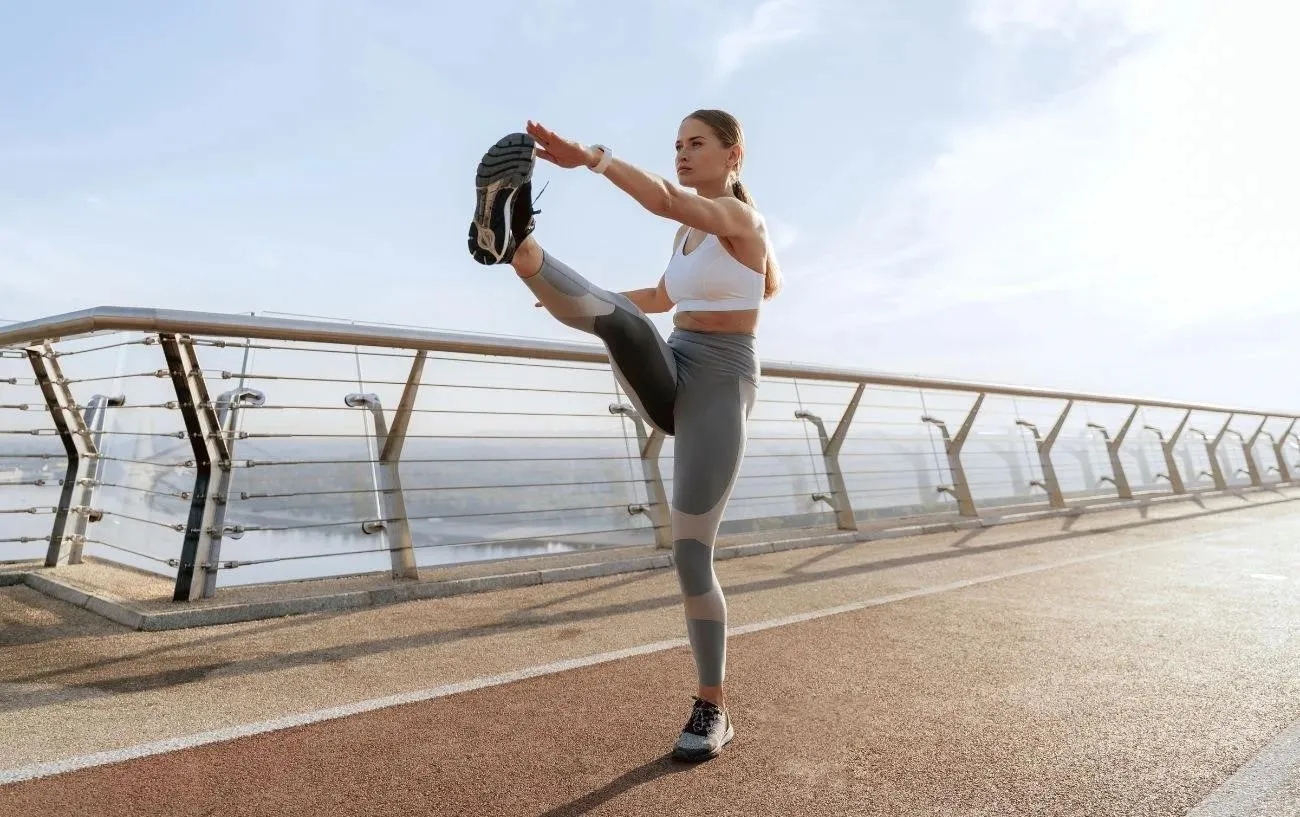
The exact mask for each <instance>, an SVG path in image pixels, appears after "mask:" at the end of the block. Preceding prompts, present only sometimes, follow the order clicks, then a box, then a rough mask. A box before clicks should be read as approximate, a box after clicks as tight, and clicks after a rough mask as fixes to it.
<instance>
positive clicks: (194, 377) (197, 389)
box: [158, 332, 230, 601]
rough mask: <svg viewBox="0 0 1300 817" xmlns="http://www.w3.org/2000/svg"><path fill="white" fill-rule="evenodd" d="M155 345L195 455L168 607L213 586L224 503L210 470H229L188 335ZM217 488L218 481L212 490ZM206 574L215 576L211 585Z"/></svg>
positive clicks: (162, 336)
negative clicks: (168, 376)
mask: <svg viewBox="0 0 1300 817" xmlns="http://www.w3.org/2000/svg"><path fill="white" fill-rule="evenodd" d="M158 341H159V345H160V346H161V347H162V351H163V356H164V357H165V358H166V360H167V373H168V374H169V375H170V376H171V380H172V387H173V388H174V389H175V391H176V400H177V407H178V408H179V409H180V412H181V418H182V419H183V420H184V421H185V432H186V434H187V435H188V436H189V438H190V448H191V449H193V451H194V490H193V492H192V493H191V497H190V511H189V516H188V518H187V519H186V522H185V527H184V531H185V538H184V540H183V541H182V543H181V556H180V559H179V564H178V566H177V568H176V585H175V588H174V589H173V591H172V601H191V600H194V599H200V598H203V597H204V594H205V593H206V592H208V591H207V588H208V587H210V586H213V587H214V586H215V581H216V579H215V572H216V568H217V565H216V563H215V560H214V558H213V553H214V551H218V550H219V549H220V547H221V531H220V530H218V529H216V527H215V521H216V519H217V518H218V516H219V515H220V513H219V505H220V503H223V502H225V501H226V497H225V496H223V495H220V494H219V492H218V491H217V490H214V488H215V487H216V486H214V485H213V480H212V468H213V466H214V465H215V466H216V467H217V468H218V470H225V469H229V468H230V447H229V446H228V445H227V441H226V439H225V437H224V436H223V435H222V433H221V423H220V421H219V420H218V419H217V413H216V411H215V410H214V409H213V406H212V403H211V401H210V400H209V399H208V386H207V383H206V381H205V380H204V378H203V369H202V367H200V365H199V358H198V354H197V353H196V352H195V351H194V342H193V340H192V339H191V338H190V337H189V336H188V335H180V336H178V335H175V334H172V333H169V332H164V333H161V334H159V335H158ZM220 483H221V479H220V477H219V478H218V483H217V484H218V485H220ZM209 572H212V573H213V574H214V576H213V579H212V581H211V582H209V580H208V576H207V574H208V573H209Z"/></svg>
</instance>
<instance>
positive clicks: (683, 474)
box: [672, 369, 755, 760]
mask: <svg viewBox="0 0 1300 817" xmlns="http://www.w3.org/2000/svg"><path fill="white" fill-rule="evenodd" d="M754 399H755V387H754V385H753V384H752V383H750V382H749V381H748V380H745V379H744V378H741V377H737V376H735V375H732V374H727V373H714V372H709V371H699V370H697V369H692V370H691V371H689V372H685V373H683V376H682V379H681V382H680V384H679V387H678V396H677V412H676V417H677V437H676V443H675V446H674V456H673V462H674V465H673V500H672V527H673V561H674V563H675V565H676V567H677V578H678V582H679V584H680V586H681V591H682V596H683V600H684V603H685V612H686V630H687V635H688V636H689V639H690V644H691V652H692V654H693V655H694V658H695V667H696V672H697V674H698V678H699V695H698V698H699V700H697V702H696V707H695V711H694V712H693V713H692V716H691V721H690V722H689V723H688V724H687V727H686V729H685V730H683V732H682V735H681V737H680V738H679V740H678V742H677V748H676V750H675V752H674V754H675V755H676V756H677V757H680V758H683V759H687V760H701V759H705V758H708V757H712V756H714V755H716V754H717V753H718V752H719V751H721V749H722V747H723V745H725V744H726V743H727V742H728V741H730V740H731V736H732V734H733V730H732V725H731V722H730V717H729V715H727V713H726V712H725V701H724V696H723V681H724V680H725V676H726V662H727V603H726V599H725V598H724V597H723V595H722V588H721V586H720V585H719V584H718V576H717V573H715V572H714V569H713V546H714V541H715V540H716V538H717V535H718V527H719V525H720V524H721V522H722V516H723V513H724V512H725V510H726V506H727V500H728V499H729V498H730V497H731V492H732V489H733V488H734V486H735V483H736V477H737V476H738V475H739V473H740V463H741V459H742V458H743V457H744V452H745V431H746V430H745V421H746V419H747V417H748V414H749V411H750V409H751V407H752V406H753V403H754Z"/></svg>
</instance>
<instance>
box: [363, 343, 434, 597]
mask: <svg viewBox="0 0 1300 817" xmlns="http://www.w3.org/2000/svg"><path fill="white" fill-rule="evenodd" d="M427 358H428V354H427V353H426V352H424V351H418V352H416V353H415V359H414V360H413V361H412V362H411V372H410V374H409V375H408V376H407V378H406V386H405V387H404V388H403V389H402V396H401V398H400V399H399V400H398V403H397V411H396V413H395V414H394V415H393V426H392V428H391V429H390V428H389V427H388V423H387V421H386V420H385V419H384V407H383V406H382V405H381V404H380V402H379V397H378V396H376V395H374V394H349V395H348V396H347V397H345V398H344V400H343V402H344V403H345V404H346V405H348V406H351V407H353V408H357V407H361V406H364V407H366V408H369V409H370V413H371V416H372V417H373V418H374V423H375V445H376V446H377V447H378V449H379V471H378V480H379V484H378V485H376V486H375V487H376V490H377V491H378V494H379V512H380V515H381V516H382V518H381V519H379V520H376V522H374V523H372V524H369V525H367V524H363V525H362V526H361V529H362V531H364V532H365V533H376V532H378V531H380V530H383V531H385V533H386V535H387V536H388V550H389V554H390V555H391V557H392V573H393V578H394V579H418V578H420V570H419V567H418V566H417V565H416V561H415V543H414V541H413V540H412V538H411V522H410V520H409V519H408V518H407V516H406V494H405V493H404V492H403V491H402V474H401V463H402V447H403V446H404V445H405V443H406V430H407V429H408V428H409V427H410V425H411V414H412V412H413V411H414V409H415V399H416V397H417V396H418V395H419V391H420V379H421V378H422V377H423V376H424V362H425V360H426V359H427Z"/></svg>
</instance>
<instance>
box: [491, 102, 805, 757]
mask: <svg viewBox="0 0 1300 817" xmlns="http://www.w3.org/2000/svg"><path fill="white" fill-rule="evenodd" d="M676 150H677V178H678V180H679V181H680V182H681V185H682V186H684V187H687V188H692V189H693V190H694V191H695V192H694V193H692V192H689V191H688V190H684V189H683V187H679V186H677V185H673V184H669V183H668V182H667V181H665V180H664V179H662V178H660V177H658V176H655V175H653V174H651V173H647V172H646V171H644V170H641V169H640V168H637V167H634V166H633V165H631V164H629V163H627V162H625V161H622V160H620V159H616V158H614V155H613V152H612V151H611V150H610V149H609V148H608V147H605V146H603V145H593V146H590V147H588V146H585V145H582V144H580V143H578V142H574V141H571V140H568V139H563V138H561V137H559V136H557V135H556V134H555V133H553V132H551V131H550V130H547V129H546V128H544V127H542V126H541V125H539V124H536V123H534V122H531V121H530V122H529V123H528V127H527V133H516V134H511V135H510V136H507V137H505V138H504V139H502V140H501V141H499V142H497V144H496V145H494V146H493V147H492V148H491V149H490V150H489V151H488V152H487V154H486V155H484V157H483V161H482V163H481V164H480V165H479V168H478V179H477V184H478V200H477V209H476V211H475V213H474V220H473V222H472V223H471V225H470V230H469V249H470V253H471V254H472V255H473V256H474V258H475V260H477V261H479V262H480V263H482V264H505V263H508V264H511V265H512V266H513V267H514V268H515V272H516V273H518V275H519V276H520V277H521V278H522V279H523V280H524V283H525V284H527V285H528V287H529V288H530V289H531V290H532V291H533V293H534V294H536V296H537V299H538V301H539V302H540V305H542V306H544V307H546V309H547V310H548V311H549V312H550V313H551V314H552V315H554V316H555V317H556V318H558V319H559V320H560V321H561V322H563V323H564V324H565V325H567V326H571V327H573V328H574V329H580V330H582V331H584V332H589V333H591V334H594V335H595V336H597V337H598V338H600V339H601V340H602V341H603V342H604V344H605V347H606V349H607V350H608V351H609V357H610V361H611V363H612V366H613V369H614V374H615V376H616V377H617V378H618V381H619V383H620V384H621V385H622V387H623V390H624V391H625V392H626V393H627V395H628V397H629V398H630V399H631V400H632V402H633V403H634V404H635V407H636V409H637V411H639V412H640V413H641V416H642V417H644V418H645V419H646V421H647V422H649V423H650V425H651V426H653V427H654V428H657V429H659V430H660V431H662V432H664V433H665V434H670V435H674V436H675V437H676V446H675V456H674V481H673V498H672V530H673V561H674V563H675V565H676V567H677V577H678V581H679V584H680V586H681V590H682V594H683V597H684V602H685V608H686V628H687V635H688V636H689V639H690V644H691V651H692V653H693V655H694V658H695V666H696V671H697V673H698V676H699V694H698V695H696V696H695V704H694V707H693V708H692V711H691V716H690V718H689V720H688V721H687V724H686V727H685V728H684V729H683V731H682V734H681V736H680V738H679V739H678V741H677V745H676V747H675V748H674V751H673V756H674V757H676V758H679V759H682V760H705V759H708V758H711V757H715V756H716V755H717V754H718V753H719V752H721V751H722V747H723V746H725V745H726V744H727V743H729V742H730V741H731V739H732V737H733V736H734V734H735V730H734V728H733V726H732V723H731V718H730V714H729V713H728V712H727V709H726V703H725V700H724V696H723V678H724V674H725V672H724V670H725V666H726V652H727V607H726V602H725V600H724V599H723V596H722V590H721V588H720V587H719V586H718V579H717V575H716V574H715V573H714V571H713V544H714V539H715V538H716V536H717V533H718V525H719V523H720V522H721V520H722V515H723V511H724V510H725V507H726V504H727V499H728V497H729V496H730V495H731V490H732V487H733V485H734V484H735V481H736V475H737V473H738V472H739V470H740V461H741V458H742V456H743V454H744V449H745V423H746V420H747V418H748V417H749V413H750V410H751V409H752V408H753V405H754V399H755V394H756V391H757V389H758V380H759V366H758V358H757V354H756V351H755V330H756V328H757V325H758V313H759V306H760V304H761V302H762V301H763V300H765V299H768V298H771V297H772V295H773V294H775V292H776V290H777V287H778V285H779V276H780V272H779V270H778V268H777V265H776V261H775V259H774V257H773V255H772V248H771V244H770V242H769V241H768V238H767V228H766V225H765V223H764V220H763V217H762V216H761V215H760V214H759V213H758V211H757V210H756V209H755V208H754V206H753V204H752V202H750V200H749V196H748V194H747V193H746V192H745V188H744V186H743V185H742V184H741V182H740V169H741V165H742V163H743V161H744V157H745V145H744V135H743V133H742V132H741V128H740V123H739V122H737V121H736V119H735V118H734V117H732V116H731V115H730V114H727V113H725V112H723V111H716V110H701V111H696V112H695V113H692V114H691V115H690V116H688V117H686V119H685V120H683V121H682V123H681V127H680V128H679V129H678V133H677V147H676ZM535 156H540V157H541V158H542V159H545V160H546V161H549V162H551V163H553V164H555V165H557V166H559V167H562V168H574V167H578V166H580V165H581V166H585V167H587V168H590V169H591V170H593V171H595V172H596V173H600V174H603V175H604V176H605V177H606V178H607V179H609V180H610V181H611V182H613V183H614V184H615V185H616V186H617V187H619V188H620V189H621V190H623V191H624V192H626V193H627V194H628V195H630V196H632V198H634V199H636V200H637V202H639V203H640V204H641V205H642V206H643V207H645V208H646V209H647V210H649V211H650V212H651V213H654V214H655V215H657V216H661V217H663V218H667V219H671V220H673V221H676V222H679V223H680V224H681V227H680V228H679V229H678V230H677V237H676V239H674V242H673V255H672V259H671V260H670V261H669V263H668V268H667V270H666V271H665V272H664V274H663V277H662V278H660V280H659V283H658V285H657V286H655V287H652V288H648V289H639V290H635V291H632V292H625V293H613V292H607V291H605V290H603V289H600V288H599V287H596V286H593V285H592V284H590V283H588V282H587V281H586V280H584V279H583V278H581V277H579V276H578V274H577V273H575V272H574V271H573V270H571V269H569V268H568V267H566V266H565V265H564V264H563V263H561V262H560V261H559V260H557V259H556V258H554V257H552V256H551V255H548V254H547V253H546V252H545V251H543V250H542V247H541V245H539V244H538V243H537V240H536V239H535V238H533V237H532V235H531V234H532V232H533V229H534V226H535V221H534V219H533V216H534V215H536V213H537V212H539V211H535V210H533V208H532V171H533V163H534V157H535ZM674 306H676V308H677V313H676V315H675V316H674V318H673V323H674V327H675V328H674V330H673V332H672V334H671V335H670V336H669V338H668V340H667V342H665V341H664V340H663V338H662V337H660V335H659V332H658V330H657V329H656V328H655V326H654V324H653V323H651V321H650V319H649V318H647V317H646V313H651V312H667V311H669V310H671V309H672V308H673V307H674Z"/></svg>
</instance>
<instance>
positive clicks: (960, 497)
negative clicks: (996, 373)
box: [921, 392, 984, 516]
mask: <svg viewBox="0 0 1300 817" xmlns="http://www.w3.org/2000/svg"><path fill="white" fill-rule="evenodd" d="M983 404H984V392H980V393H979V396H978V397H976V398H975V404H974V405H973V406H971V409H970V412H969V413H967V415H966V419H965V421H963V422H962V424H961V428H959V429H958V430H957V436H955V437H953V436H950V435H949V434H948V426H947V424H946V423H944V421H943V420H940V419H938V418H937V417H931V416H930V415H928V414H927V415H924V416H922V417H921V422H923V423H930V424H931V425H936V426H938V427H939V433H940V434H942V435H943V448H944V452H945V453H946V454H947V455H948V471H949V473H951V474H952V482H953V484H952V485H951V486H949V485H940V486H939V488H938V490H939V492H940V493H951V494H952V495H953V496H954V497H956V499H957V512H958V513H960V514H961V515H962V516H978V515H979V512H978V511H977V510H976V509H975V500H974V498H973V497H972V496H971V492H970V483H969V482H967V481H966V469H965V468H963V467H962V464H961V449H962V446H964V445H965V444H966V438H967V437H968V436H970V431H971V428H973V427H974V426H975V416H976V415H977V414H979V410H980V406H982V405H983Z"/></svg>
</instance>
